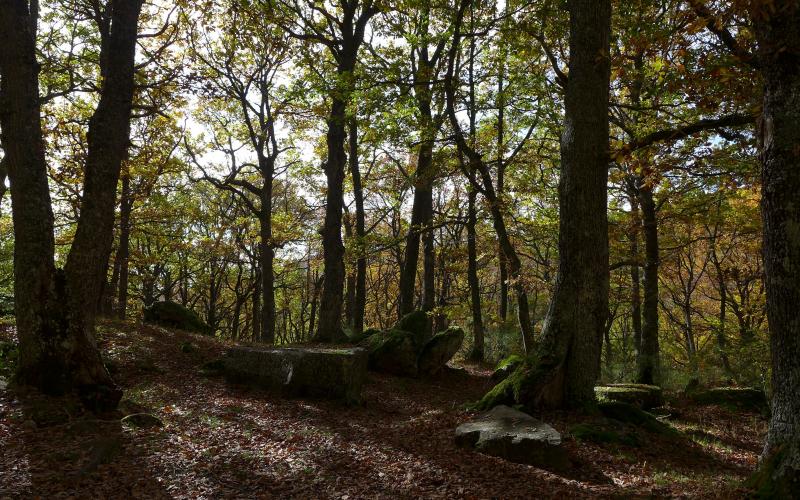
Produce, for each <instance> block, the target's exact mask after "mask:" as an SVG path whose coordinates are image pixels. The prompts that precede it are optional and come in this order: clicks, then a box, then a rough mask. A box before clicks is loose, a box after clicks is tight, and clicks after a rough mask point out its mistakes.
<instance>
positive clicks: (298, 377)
mask: <svg viewBox="0 0 800 500" xmlns="http://www.w3.org/2000/svg"><path fill="white" fill-rule="evenodd" d="M222 361H223V369H222V372H223V374H224V375H225V377H226V378H227V379H228V380H229V381H231V382H239V383H245V384H250V385H256V386H259V387H263V388H266V389H269V390H276V391H279V392H281V393H283V394H284V395H287V396H311V397H321V398H328V399H342V400H344V401H345V402H347V403H354V404H357V403H359V402H360V401H361V388H362V386H363V385H364V381H365V379H366V376H367V351H366V350H365V349H361V348H358V347H354V348H330V349H328V348H311V347H285V348H273V349H262V348H253V347H234V348H232V349H229V350H228V351H227V352H226V353H225V355H224V356H223V358H222Z"/></svg>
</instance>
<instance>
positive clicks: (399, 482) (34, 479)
mask: <svg viewBox="0 0 800 500" xmlns="http://www.w3.org/2000/svg"><path fill="white" fill-rule="evenodd" d="M104 332H106V333H105V335H104V337H103V338H101V339H100V343H101V345H102V347H103V348H104V350H105V351H106V352H107V353H109V354H108V355H109V356H112V357H113V359H114V362H115V363H116V364H117V365H118V367H119V372H118V375H117V378H118V381H119V382H120V384H121V385H122V386H123V387H125V388H126V395H125V398H128V399H129V400H132V401H130V402H129V403H128V406H129V408H130V409H131V411H132V412H134V410H135V413H145V412H146V413H151V414H153V415H154V416H156V417H158V418H159V419H161V420H162V421H163V422H164V424H165V425H164V427H162V428H159V427H154V428H138V427H123V426H121V425H119V420H118V419H117V420H111V421H109V422H105V423H103V422H102V421H96V422H94V421H91V420H90V419H92V418H94V417H89V416H77V415H72V414H70V416H69V418H70V420H69V421H68V422H67V423H66V424H62V425H53V426H49V427H38V426H36V424H35V423H34V426H33V428H30V425H29V424H28V427H27V428H26V422H29V420H28V419H26V417H25V415H24V411H23V410H24V408H23V404H22V402H21V401H19V400H18V399H15V397H14V396H12V395H11V394H10V393H9V392H7V391H0V448H1V449H2V450H3V454H2V456H0V498H5V497H32V496H36V495H39V496H42V497H45V498H49V497H55V496H61V497H64V496H66V497H69V496H80V497H85V496H94V497H131V498H202V497H207V498H221V497H225V498H264V497H266V498H270V497H280V498H336V499H355V498H365V497H366V498H420V497H424V498H453V497H458V498H493V497H494V498H496V497H503V498H510V497H517V498H524V497H566V498H576V497H596V496H619V495H622V496H638V495H644V496H647V495H658V496H662V495H663V496H700V497H702V496H709V495H710V496H717V497H718V496H736V491H737V490H736V488H737V485H738V482H739V481H741V480H742V479H744V477H746V476H747V475H748V474H749V473H750V471H751V470H752V469H753V468H754V466H755V462H756V457H757V455H758V452H759V449H760V440H761V439H762V437H763V432H764V431H765V429H766V427H765V425H764V424H763V421H761V420H759V419H758V417H756V416H750V415H748V416H746V417H743V416H742V415H741V414H731V413H728V412H726V411H724V410H721V409H718V408H713V407H706V408H691V407H687V408H681V409H680V412H679V413H680V418H679V419H674V420H673V423H674V424H675V425H676V427H678V429H679V430H681V431H682V436H685V438H684V439H682V440H679V441H677V442H672V441H670V440H668V439H662V438H659V437H651V438H650V439H649V440H648V441H647V442H646V443H644V445H643V446H641V447H639V448H634V447H627V446H622V445H603V446H600V445H595V444H592V443H584V442H581V443H578V442H576V441H574V440H572V439H569V437H568V436H567V431H566V429H569V428H570V427H571V426H573V425H574V424H575V423H576V422H578V421H580V420H581V419H585V417H580V416H577V415H573V414H569V413H548V414H543V415H537V417H539V418H541V419H542V420H544V421H546V422H548V423H551V424H552V425H553V426H554V427H555V428H556V429H557V430H559V431H560V432H562V433H563V434H564V435H565V437H567V439H566V440H565V446H566V447H567V449H568V452H569V454H570V456H571V458H572V459H573V461H575V462H576V464H577V465H576V467H575V469H574V470H573V471H571V472H570V473H569V474H568V475H565V476H559V475H556V474H552V473H549V472H546V471H543V470H540V469H536V468H534V467H529V466H525V465H519V464H513V463H509V462H505V461H503V460H500V459H497V458H493V457H488V456H484V455H481V454H479V453H474V452H467V451H464V450H461V449H459V448H456V446H455V444H454V443H453V431H454V429H455V427H456V426H457V425H458V424H460V423H461V422H463V421H465V420H466V419H468V418H469V417H470V414H468V413H467V412H466V411H465V410H463V409H462V404H463V403H465V402H468V401H473V400H475V399H477V398H478V397H479V396H481V395H482V394H483V392H484V391H485V390H486V389H487V387H489V385H490V382H489V380H488V377H489V372H488V371H485V370H480V369H476V368H474V367H468V368H467V370H459V371H456V370H452V371H449V372H447V373H444V374H442V375H441V376H440V377H438V378H436V379H435V380H416V379H400V378H396V377H391V376H385V375H379V374H370V381H369V383H368V384H367V386H366V387H365V395H364V396H365V397H364V399H365V405H364V406H362V407H355V408H353V407H345V406H341V405H339V404H337V403H335V402H328V401H315V400H300V399H295V400H285V399H280V398H277V397H275V396H273V395H271V394H269V393H265V392H261V391H255V390H250V389H246V388H243V387H236V386H230V385H227V384H226V383H225V382H224V381H222V380H220V379H217V378H208V377H204V376H202V375H200V373H199V370H198V367H199V366H200V365H201V364H202V362H204V361H207V360H209V359H213V358H214V357H216V356H218V355H219V353H220V352H221V350H222V349H223V348H224V347H225V346H224V345H223V344H221V343H218V342H216V341H214V340H212V339H208V338H206V337H200V336H195V335H191V334H184V333H181V332H169V334H168V335H167V334H165V331H164V330H162V329H155V328H150V327H141V326H135V325H132V324H128V323H112V324H108V325H107V328H105V329H104ZM120 332H125V334H124V335H123V334H121V333H120ZM189 341H190V342H192V344H193V345H194V346H195V347H196V349H195V350H194V351H193V352H192V353H191V354H187V353H184V352H181V349H180V345H181V343H182V342H189ZM142 346H147V349H144V348H143V347H142ZM142 358H145V360H144V361H143V359H142ZM142 366H150V367H156V368H157V369H150V370H142V369H141V367H142ZM77 422H88V424H76V423H77ZM81 471H83V473H81Z"/></svg>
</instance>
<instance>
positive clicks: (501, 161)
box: [497, 2, 508, 322]
mask: <svg viewBox="0 0 800 500" xmlns="http://www.w3.org/2000/svg"><path fill="white" fill-rule="evenodd" d="M505 13H506V15H508V3H507V2H506V5H505ZM507 59H508V50H507V49H506V48H503V49H502V53H501V56H500V64H499V71H498V75H497V199H498V200H499V201H501V202H502V201H503V192H504V191H505V178H506V163H505V149H506V147H505V146H506V144H505V111H506V99H505V94H504V89H503V85H504V84H505V82H504V80H505V67H506V61H507ZM497 255H498V267H499V276H498V279H499V281H500V299H499V311H498V312H499V314H500V319H501V320H502V321H503V322H505V320H506V318H507V317H508V264H507V262H506V257H505V255H504V254H503V245H502V244H500V243H499V242H498V244H497Z"/></svg>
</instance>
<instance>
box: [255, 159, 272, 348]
mask: <svg viewBox="0 0 800 500" xmlns="http://www.w3.org/2000/svg"><path fill="white" fill-rule="evenodd" d="M272 170H273V169H272V168H271V167H270V168H268V169H267V171H266V172H264V173H263V179H264V185H263V186H262V188H261V200H260V202H261V205H260V207H259V208H260V209H261V212H260V213H259V231H260V232H259V239H258V253H259V258H260V260H261V262H260V265H259V268H260V269H261V274H260V278H261V286H260V288H261V333H260V335H259V340H260V341H261V342H264V343H265V344H274V343H275V272H274V269H273V261H274V260H275V250H274V249H273V244H272Z"/></svg>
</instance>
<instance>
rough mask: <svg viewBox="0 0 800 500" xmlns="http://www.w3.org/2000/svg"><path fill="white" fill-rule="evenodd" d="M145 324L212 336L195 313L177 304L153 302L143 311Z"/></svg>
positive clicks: (207, 327)
mask: <svg viewBox="0 0 800 500" xmlns="http://www.w3.org/2000/svg"><path fill="white" fill-rule="evenodd" d="M144 321H145V323H151V324H154V325H159V326H164V327H167V328H177V329H178V330H185V331H187V332H193V333H201V334H203V335H212V334H213V332H212V331H211V327H210V326H208V325H207V324H206V323H205V322H204V321H203V320H202V319H200V316H198V315H197V313H196V312H194V311H192V310H191V309H189V308H186V307H183V306H182V305H180V304H178V303H177V302H172V301H163V302H155V303H153V305H151V306H150V307H147V308H145V310H144Z"/></svg>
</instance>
